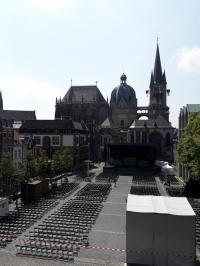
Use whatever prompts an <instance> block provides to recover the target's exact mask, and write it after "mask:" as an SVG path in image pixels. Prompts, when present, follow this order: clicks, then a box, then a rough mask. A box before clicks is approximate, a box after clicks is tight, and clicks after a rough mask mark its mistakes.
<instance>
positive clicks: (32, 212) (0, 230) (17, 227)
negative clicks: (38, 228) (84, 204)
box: [0, 197, 58, 247]
mask: <svg viewBox="0 0 200 266" xmlns="http://www.w3.org/2000/svg"><path fill="white" fill-rule="evenodd" d="M57 204H58V201H56V200H54V199H49V198H48V197H44V198H41V199H40V200H38V201H36V202H33V203H30V204H28V205H21V206H20V207H18V208H16V209H15V210H14V211H10V212H9V214H8V215H7V216H4V217H2V218H1V219H0V247H5V246H6V245H7V244H8V243H10V242H11V241H12V240H15V239H16V238H17V236H18V235H20V234H21V233H22V232H23V231H25V230H26V229H27V228H28V227H30V226H31V225H32V224H33V223H34V222H36V221H37V220H38V219H40V218H41V217H42V216H43V215H44V214H45V213H46V212H47V211H49V210H50V209H52V208H53V207H54V206H56V205H57Z"/></svg>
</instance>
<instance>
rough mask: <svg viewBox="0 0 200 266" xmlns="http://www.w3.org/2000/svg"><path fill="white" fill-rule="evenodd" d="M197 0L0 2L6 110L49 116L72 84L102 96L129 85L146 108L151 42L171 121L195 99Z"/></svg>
mask: <svg viewBox="0 0 200 266" xmlns="http://www.w3.org/2000/svg"><path fill="white" fill-rule="evenodd" d="M199 10H200V2H199V1H198V0H196V1H195V0H191V1H188V0H187V1H186V0H176V1H173V0H168V1H165V0H138V1H135V0H84V1H83V0H0V37H1V38H0V90H1V91H2V94H3V99H4V108H5V109H21V110H26V109H27V110H36V114H37V118H41V119H44V118H49V119H51V118H52V119H53V118H54V111H55V108H54V105H55V98H56V97H60V96H61V97H63V96H64V94H65V93H66V91H67V89H68V88H69V87H70V80H71V79H72V83H73V85H92V84H95V81H98V87H99V88H100V90H101V92H102V94H103V95H104V96H105V98H106V97H107V96H108V97H110V94H111V91H112V89H113V88H114V87H115V86H116V85H117V84H118V83H119V78H120V75H121V74H122V72H123V71H124V72H125V74H126V75H127V77H128V79H127V82H128V84H129V85H131V86H132V87H133V88H134V89H135V91H136V96H137V98H138V103H139V105H147V104H148V100H149V99H148V98H147V97H146V94H145V91H146V89H147V88H148V86H149V81H150V73H151V70H152V69H153V65H154V58H155V51H156V39H157V36H158V37H159V46H160V54H161V62H162V67H163V69H165V70H166V77H167V82H168V88H169V89H170V90H171V94H170V97H168V105H169V106H170V119H171V121H172V124H173V125H174V126H176V125H177V119H178V112H179V109H180V108H181V107H182V106H183V105H185V104H187V103H200V34H199V27H200V16H199Z"/></svg>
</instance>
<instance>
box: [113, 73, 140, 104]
mask: <svg viewBox="0 0 200 266" xmlns="http://www.w3.org/2000/svg"><path fill="white" fill-rule="evenodd" d="M126 79H127V77H126V75H125V74H124V73H123V75H122V76H121V83H120V84H119V85H118V86H117V87H115V88H114V89H113V91H112V93H111V99H110V103H114V104H116V105H118V104H119V102H120V101H124V102H125V103H126V104H130V103H136V102H137V100H136V95H135V91H134V89H133V88H132V87H131V86H129V85H128V84H127V83H126Z"/></svg>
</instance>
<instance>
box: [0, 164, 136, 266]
mask: <svg viewBox="0 0 200 266" xmlns="http://www.w3.org/2000/svg"><path fill="white" fill-rule="evenodd" d="M102 167H103V165H99V167H98V168H96V171H95V170H93V176H94V177H93V179H92V180H91V182H95V176H97V175H98V174H100V173H101V172H102ZM73 179H75V178H73ZM86 184H87V182H85V181H81V182H80V185H79V188H78V190H79V189H81V188H83V187H84V186H85V185H86ZM98 184H99V183H98ZM131 185H132V177H131V176H119V179H118V181H117V183H116V186H115V185H114V183H113V184H112V190H111V192H110V194H109V196H108V198H107V200H106V201H105V202H104V203H103V205H104V206H103V208H102V210H101V212H100V214H99V216H98V218H97V220H96V223H95V224H94V225H93V227H92V230H91V231H90V234H89V247H87V248H81V249H80V252H79V253H78V257H75V259H74V262H73V263H68V262H64V261H58V260H45V259H38V258H32V257H21V256H16V248H15V244H16V243H17V242H18V240H19V239H23V238H24V236H25V235H28V233H29V231H30V230H33V227H35V226H37V225H38V224H39V223H41V222H42V220H44V219H45V218H46V217H47V216H49V215H50V214H51V213H52V212H54V211H56V210H58V209H59V208H61V206H62V205H63V204H64V203H65V202H67V201H68V200H70V199H72V198H73V197H74V195H75V194H76V193H77V191H78V190H75V191H74V193H72V194H71V195H70V196H69V197H67V198H66V199H64V200H63V199H60V202H59V204H58V205H57V206H56V207H55V208H53V209H52V210H50V211H49V212H47V213H46V214H45V215H44V216H43V217H42V219H40V220H39V221H37V222H36V223H34V224H33V225H32V226H31V227H30V228H28V229H27V230H26V231H25V232H24V233H23V234H21V235H20V236H19V237H18V238H17V239H16V240H15V241H13V242H12V243H10V244H9V245H7V247H6V248H1V249H0V266H47V265H48V266H55V265H56V266H68V265H69V266H70V265H71V266H72V265H74V266H78V265H80V266H102V265H104V266H114V265H115V266H122V265H124V263H125V260H126V259H125V256H126V254H125V248H126V235H125V229H126V228H125V224H126V216H125V214H126V198H127V194H128V193H129V192H130V188H131Z"/></svg>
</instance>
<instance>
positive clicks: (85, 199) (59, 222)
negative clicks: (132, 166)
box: [16, 184, 111, 261]
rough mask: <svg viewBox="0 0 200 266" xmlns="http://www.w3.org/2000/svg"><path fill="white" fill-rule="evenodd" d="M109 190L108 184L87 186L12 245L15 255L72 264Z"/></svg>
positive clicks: (86, 239) (84, 244)
mask: <svg viewBox="0 0 200 266" xmlns="http://www.w3.org/2000/svg"><path fill="white" fill-rule="evenodd" d="M110 189H111V185H110V184H106V185H105V184H87V185H86V186H85V187H83V188H82V189H81V190H80V191H79V192H78V193H77V194H76V195H75V197H74V199H72V200H69V201H67V202H66V203H64V204H63V206H62V207H61V208H60V209H59V210H56V211H55V212H54V213H52V214H51V215H49V216H48V218H46V219H45V220H44V221H43V222H42V223H41V224H39V225H38V226H36V227H34V229H33V231H30V232H29V235H28V236H27V238H26V239H25V240H21V241H20V242H19V243H18V244H17V245H16V247H17V255H21V256H31V257H39V258H45V259H58V260H64V261H73V260H74V257H75V256H77V255H78V251H79V249H80V247H81V246H87V245H89V239H88V235H89V231H90V230H91V228H92V225H93V224H94V223H95V221H96V219H97V216H98V214H99V212H100V211H101V209H102V207H103V205H102V201H104V200H105V199H106V198H107V196H108V193H109V192H110Z"/></svg>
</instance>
